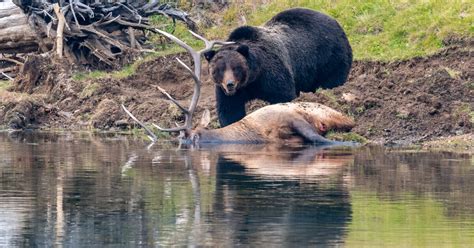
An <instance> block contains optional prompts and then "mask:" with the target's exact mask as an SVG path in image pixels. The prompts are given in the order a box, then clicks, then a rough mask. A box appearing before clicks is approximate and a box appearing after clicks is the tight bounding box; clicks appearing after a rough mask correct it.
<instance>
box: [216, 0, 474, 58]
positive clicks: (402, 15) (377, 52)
mask: <svg viewBox="0 0 474 248" xmlns="http://www.w3.org/2000/svg"><path fill="white" fill-rule="evenodd" d="M255 5H258V4H252V3H251V1H250V0H248V1H246V4H235V5H232V6H231V7H230V8H229V9H228V10H227V11H226V12H224V13H223V23H224V26H223V27H215V28H212V29H209V30H207V36H208V37H219V38H225V37H224V36H225V35H226V34H228V33H229V32H230V31H231V30H232V29H233V28H235V27H236V26H238V25H237V21H238V20H240V19H241V16H245V19H246V20H247V24H248V25H261V24H263V23H265V22H266V21H267V20H269V19H270V18H271V17H272V16H274V15H275V14H277V13H278V12H280V11H282V10H285V9H288V8H291V7H306V8H310V9H314V10H318V11H321V12H323V13H326V14H328V15H330V16H332V17H334V18H336V19H337V20H338V21H339V23H340V24H341V25H342V26H343V28H344V30H345V31H346V33H347V35H348V37H349V40H350V42H351V45H352V47H353V50H354V56H355V59H359V60H360V59H372V60H394V59H406V58H410V57H414V56H422V55H426V54H430V53H433V52H435V51H437V50H438V49H440V48H441V47H442V40H443V39H444V38H445V37H447V36H450V35H461V36H472V35H473V34H474V15H473V13H474V4H472V2H471V1H467V0H465V1H460V0H452V1H450V0H420V1H414V0H368V1H362V0H337V1H326V0H296V1H295V0H291V1H290V0H280V1H271V3H269V4H263V5H258V6H255ZM254 10H256V11H254Z"/></svg>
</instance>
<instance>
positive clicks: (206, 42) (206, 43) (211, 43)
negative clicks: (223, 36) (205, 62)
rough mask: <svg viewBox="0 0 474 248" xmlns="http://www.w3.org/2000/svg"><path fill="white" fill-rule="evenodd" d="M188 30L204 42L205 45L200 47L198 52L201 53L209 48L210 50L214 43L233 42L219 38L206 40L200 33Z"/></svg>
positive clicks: (228, 43) (229, 43) (227, 43)
mask: <svg viewBox="0 0 474 248" xmlns="http://www.w3.org/2000/svg"><path fill="white" fill-rule="evenodd" d="M189 32H190V33H191V34H192V35H193V36H194V37H196V38H198V39H200V40H202V41H204V44H205V45H206V47H205V48H204V49H202V50H201V51H199V53H200V54H203V53H205V52H208V51H209V50H211V49H212V48H213V47H214V46H216V45H221V46H223V45H231V44H234V43H235V42H230V41H220V40H211V41H209V40H207V39H206V38H204V37H202V36H201V35H199V34H197V33H195V32H193V31H191V30H189Z"/></svg>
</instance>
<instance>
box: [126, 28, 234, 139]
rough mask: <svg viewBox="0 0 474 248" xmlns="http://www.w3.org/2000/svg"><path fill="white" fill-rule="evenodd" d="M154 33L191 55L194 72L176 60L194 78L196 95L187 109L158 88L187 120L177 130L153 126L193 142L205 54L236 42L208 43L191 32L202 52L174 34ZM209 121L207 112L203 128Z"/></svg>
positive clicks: (151, 134) (154, 136) (153, 136)
mask: <svg viewBox="0 0 474 248" xmlns="http://www.w3.org/2000/svg"><path fill="white" fill-rule="evenodd" d="M153 31H155V32H157V33H160V34H161V35H163V36H165V37H167V38H168V39H170V40H172V41H174V42H176V44H178V45H179V46H181V47H182V48H184V49H185V50H186V51H187V52H188V53H189V54H190V55H191V57H192V59H193V62H194V71H193V70H192V69H191V68H190V67H189V66H188V65H186V64H185V63H184V62H183V61H181V60H180V59H179V58H176V60H178V62H179V64H180V65H181V66H183V67H184V68H185V69H186V70H187V71H188V72H189V73H190V74H191V76H192V77H193V80H194V93H193V96H192V98H191V103H190V105H189V107H188V108H185V107H184V106H182V105H181V104H180V103H178V101H176V100H175V99H174V98H173V97H171V95H170V94H168V93H167V92H166V91H165V90H164V89H163V88H161V87H158V89H159V90H160V91H161V93H163V95H165V96H166V97H167V98H168V99H169V100H170V101H171V102H173V103H174V104H175V105H176V106H177V107H178V108H179V109H180V110H181V111H182V112H183V113H184V117H185V119H184V124H183V125H181V126H177V127H175V128H162V127H160V126H158V125H156V124H154V123H153V124H152V125H153V126H155V127H156V128H158V130H160V131H163V132H179V133H180V136H179V137H180V141H186V140H189V141H191V142H193V141H194V139H195V137H196V136H195V135H193V132H192V125H193V124H192V119H193V115H194V112H195V111H196V106H197V103H198V101H199V96H200V94H201V57H202V55H203V54H205V53H207V52H209V51H211V50H212V48H213V47H214V46H222V45H229V44H233V43H234V42H224V41H216V40H212V41H208V40H207V39H205V38H204V37H202V36H200V35H199V34H196V33H194V32H193V31H189V32H190V33H191V34H192V35H193V36H194V37H196V38H197V39H200V40H202V41H203V42H204V44H205V48H203V49H202V50H200V51H195V50H194V49H193V48H192V47H190V46H189V45H188V44H186V43H184V42H183V41H181V40H180V39H178V38H176V37H175V36H174V35H172V34H169V33H167V32H165V31H162V30H159V29H154V30H153ZM122 108H123V110H124V111H125V112H126V113H127V114H128V115H129V116H130V117H131V118H132V119H133V120H134V121H136V122H137V123H138V124H139V125H140V126H142V127H143V128H144V129H145V131H146V132H147V133H148V137H149V138H150V139H151V140H152V141H153V142H155V141H156V140H157V137H156V135H155V134H154V133H153V132H152V131H151V130H150V129H149V128H148V127H146V126H145V125H144V124H143V123H142V122H141V121H140V120H138V119H137V118H136V117H135V116H133V115H132V113H130V111H128V110H127V108H126V107H125V106H124V105H123V104H122ZM209 121H210V114H209V112H208V111H206V112H205V113H204V115H203V119H202V121H201V126H207V124H208V123H209Z"/></svg>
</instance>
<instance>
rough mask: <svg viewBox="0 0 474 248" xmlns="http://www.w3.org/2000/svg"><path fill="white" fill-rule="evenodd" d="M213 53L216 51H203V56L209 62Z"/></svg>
mask: <svg viewBox="0 0 474 248" xmlns="http://www.w3.org/2000/svg"><path fill="white" fill-rule="evenodd" d="M214 55H216V51H214V50H211V51H208V52H205V53H204V58H206V60H207V62H211V59H212V58H214Z"/></svg>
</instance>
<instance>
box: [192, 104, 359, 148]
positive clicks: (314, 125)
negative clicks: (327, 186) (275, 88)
mask: <svg viewBox="0 0 474 248" xmlns="http://www.w3.org/2000/svg"><path fill="white" fill-rule="evenodd" d="M352 127H354V122H353V121H352V120H351V119H349V118H348V117H347V116H345V115H343V114H342V113H340V112H337V111H335V110H333V109H332V108H329V107H327V106H324V105H322V104H319V103H310V102H294V103H281V104H274V105H269V106H265V107H263V108H261V109H258V110H256V111H255V112H253V113H251V114H249V115H247V116H246V117H245V118H244V119H242V120H240V121H238V122H236V123H233V124H231V125H229V126H226V127H224V128H219V129H213V130H208V129H205V128H202V127H198V128H197V129H195V130H194V131H191V135H190V139H191V140H193V142H198V143H274V142H279V143H295V142H300V143H304V142H309V143H328V142H330V141H329V140H327V139H325V138H324V137H322V136H321V135H323V134H325V133H326V132H327V131H328V130H338V131H346V130H350V129H351V128H352Z"/></svg>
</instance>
